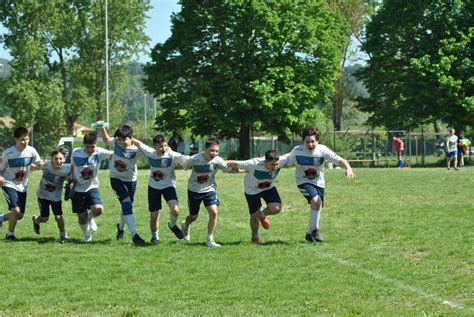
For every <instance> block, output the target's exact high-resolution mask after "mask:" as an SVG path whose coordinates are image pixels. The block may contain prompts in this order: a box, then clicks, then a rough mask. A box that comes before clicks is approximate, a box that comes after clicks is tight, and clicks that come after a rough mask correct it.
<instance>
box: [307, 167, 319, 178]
mask: <svg viewBox="0 0 474 317" xmlns="http://www.w3.org/2000/svg"><path fill="white" fill-rule="evenodd" d="M304 175H305V176H306V178H308V179H315V178H316V177H317V176H318V170H317V169H315V168H308V169H305V170H304Z"/></svg>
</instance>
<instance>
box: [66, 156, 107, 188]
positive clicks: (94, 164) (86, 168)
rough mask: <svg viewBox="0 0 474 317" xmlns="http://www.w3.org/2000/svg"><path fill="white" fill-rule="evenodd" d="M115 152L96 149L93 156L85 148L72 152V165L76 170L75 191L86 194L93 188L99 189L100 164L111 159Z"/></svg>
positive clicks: (74, 177)
mask: <svg viewBox="0 0 474 317" xmlns="http://www.w3.org/2000/svg"><path fill="white" fill-rule="evenodd" d="M113 154H114V152H112V151H109V150H106V149H103V148H101V147H96V150H95V152H94V153H92V154H91V155H89V154H87V153H86V151H84V148H82V147H81V148H76V149H74V151H72V155H71V163H72V168H73V170H74V175H73V179H74V180H75V181H76V185H75V187H74V190H75V191H76V192H80V193H85V192H87V191H88V190H90V189H92V188H99V179H98V178H97V173H98V172H99V167H100V163H101V162H102V161H103V160H105V159H108V158H111V157H112V155H113Z"/></svg>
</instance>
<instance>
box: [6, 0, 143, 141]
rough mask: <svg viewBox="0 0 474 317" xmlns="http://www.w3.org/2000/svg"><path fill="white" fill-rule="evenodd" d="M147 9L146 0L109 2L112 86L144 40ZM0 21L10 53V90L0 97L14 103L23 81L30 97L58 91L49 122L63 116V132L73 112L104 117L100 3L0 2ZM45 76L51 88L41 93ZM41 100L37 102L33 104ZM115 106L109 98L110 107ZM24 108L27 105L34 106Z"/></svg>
mask: <svg viewBox="0 0 474 317" xmlns="http://www.w3.org/2000/svg"><path fill="white" fill-rule="evenodd" d="M149 8H150V6H149V0H137V1H109V6H108V9H109V10H108V18H109V23H108V35H109V57H110V59H109V65H110V69H111V71H110V82H111V89H112V90H114V89H118V88H119V87H121V86H123V85H122V82H124V81H125V82H126V80H127V78H126V72H127V67H128V63H129V62H130V60H131V58H132V57H134V56H136V55H137V53H138V52H139V51H140V50H141V49H143V47H144V45H145V44H146V43H147V41H148V38H147V37H146V35H145V34H144V25H145V18H146V16H145V13H146V11H147V10H148V9H149ZM0 19H1V20H2V23H3V25H4V26H5V28H6V29H7V30H8V33H7V34H5V35H4V43H5V46H6V47H7V48H9V49H10V52H11V55H12V57H13V60H12V61H11V66H12V68H13V72H12V75H11V80H9V81H8V82H7V83H6V84H4V85H3V86H4V91H6V92H7V93H9V94H10V95H9V96H6V97H5V98H6V100H10V101H11V103H10V104H9V105H10V107H12V108H14V107H16V105H15V102H14V100H16V99H17V98H18V97H20V96H18V95H15V93H16V92H20V91H21V87H17V85H21V84H22V83H24V82H25V81H27V82H28V83H29V87H31V89H30V90H29V93H31V94H33V95H34V94H36V99H38V98H39V97H41V98H45V96H46V95H48V94H49V95H51V94H59V96H60V97H61V98H60V100H57V102H58V104H59V105H61V109H55V111H56V112H55V116H56V119H55V120H53V121H52V122H55V123H57V122H60V121H63V120H64V121H65V123H66V124H65V125H66V129H67V131H68V132H69V133H72V130H73V125H74V122H75V121H76V120H77V119H78V118H79V116H86V117H87V116H91V115H94V113H95V115H94V116H95V118H96V119H104V116H105V111H104V108H105V103H104V90H105V79H104V77H105V58H104V57H105V1H89V0H76V1H67V0H55V1H33V2H32V1H28V0H4V1H2V2H1V3H0ZM49 80H51V82H50V83H49V84H50V85H54V87H50V88H51V89H50V90H49V91H44V90H43V86H42V85H43V83H45V82H48V81H49ZM55 85H57V87H56V86H55ZM39 91H42V95H39V94H38V93H39ZM48 98H49V99H51V100H52V99H53V96H49V97H48ZM25 102H27V101H25ZM41 104H42V101H41V100H40V102H39V103H38V105H39V107H42V106H41ZM116 104H117V103H116V102H115V101H114V100H112V103H111V107H114V105H116ZM24 106H25V107H27V108H30V109H32V107H33V106H34V104H33V103H31V104H29V105H26V104H25V105H24ZM36 110H38V109H36ZM44 110H45V109H41V111H36V113H37V115H40V116H42V115H44V114H45V113H44ZM58 113H60V114H62V115H61V117H62V118H58V117H57V116H58ZM15 119H16V118H15ZM50 131H56V130H50Z"/></svg>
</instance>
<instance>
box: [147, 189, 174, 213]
mask: <svg viewBox="0 0 474 317" xmlns="http://www.w3.org/2000/svg"><path fill="white" fill-rule="evenodd" d="M161 196H163V198H164V199H165V200H166V201H170V200H176V201H178V194H176V188H174V187H173V186H170V187H166V188H163V189H156V188H153V187H150V186H148V210H149V211H150V212H153V211H158V210H161Z"/></svg>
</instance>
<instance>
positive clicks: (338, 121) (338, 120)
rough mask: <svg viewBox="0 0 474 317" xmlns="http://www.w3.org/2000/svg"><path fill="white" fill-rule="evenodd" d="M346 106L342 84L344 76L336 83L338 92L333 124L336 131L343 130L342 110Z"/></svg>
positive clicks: (336, 93)
mask: <svg viewBox="0 0 474 317" xmlns="http://www.w3.org/2000/svg"><path fill="white" fill-rule="evenodd" d="M343 104H344V85H343V82H342V75H341V77H340V78H339V79H338V80H337V81H336V91H335V92H334V99H333V118H332V119H333V124H334V130H337V131H341V130H342V108H343Z"/></svg>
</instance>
